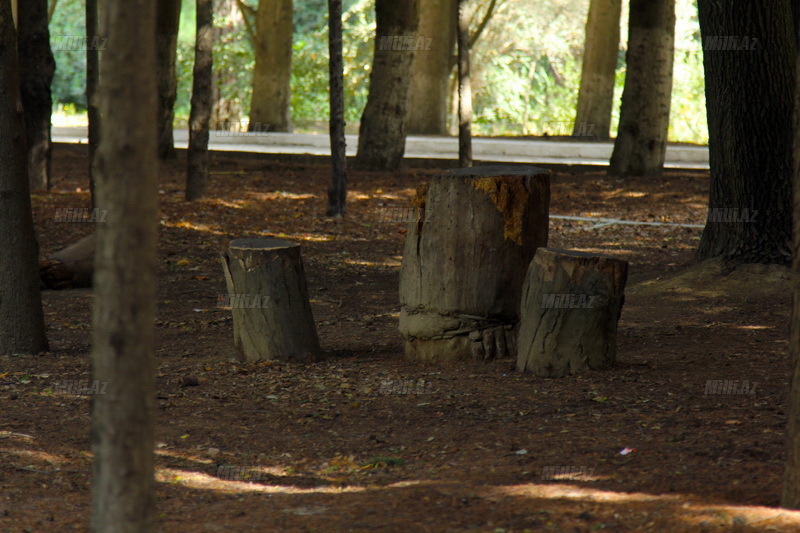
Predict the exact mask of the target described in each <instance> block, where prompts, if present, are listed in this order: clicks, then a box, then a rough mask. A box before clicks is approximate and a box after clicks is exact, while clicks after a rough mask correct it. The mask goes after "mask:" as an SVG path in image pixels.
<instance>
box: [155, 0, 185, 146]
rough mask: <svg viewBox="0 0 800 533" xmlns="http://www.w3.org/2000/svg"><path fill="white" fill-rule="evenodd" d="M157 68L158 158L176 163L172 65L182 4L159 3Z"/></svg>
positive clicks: (176, 1)
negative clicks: (173, 160)
mask: <svg viewBox="0 0 800 533" xmlns="http://www.w3.org/2000/svg"><path fill="white" fill-rule="evenodd" d="M156 17H157V30H156V65H157V69H158V70H157V76H158V157H159V158H160V159H175V139H174V137H173V135H172V123H173V121H174V119H175V92H176V90H177V87H178V79H177V77H176V76H175V61H176V54H177V51H178V25H179V24H180V20H181V0H158V7H157V14H156Z"/></svg>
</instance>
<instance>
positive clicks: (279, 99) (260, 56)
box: [248, 0, 294, 131]
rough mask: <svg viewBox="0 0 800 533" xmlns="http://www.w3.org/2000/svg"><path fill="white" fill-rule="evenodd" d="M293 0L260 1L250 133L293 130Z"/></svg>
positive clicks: (257, 13)
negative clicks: (265, 127)
mask: <svg viewBox="0 0 800 533" xmlns="http://www.w3.org/2000/svg"><path fill="white" fill-rule="evenodd" d="M293 28H294V24H293V20H292V0H260V1H259V2H258V11H257V12H256V34H255V42H254V43H253V45H254V48H255V56H256V65H255V68H254V70H253V96H252V98H251V100H250V124H249V127H248V129H249V131H265V130H264V126H268V127H269V130H270V131H292V122H291V103H292V102H291V100H292V98H291V87H290V85H291V80H292V30H293Z"/></svg>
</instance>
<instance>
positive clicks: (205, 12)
mask: <svg viewBox="0 0 800 533" xmlns="http://www.w3.org/2000/svg"><path fill="white" fill-rule="evenodd" d="M213 23H214V7H213V0H197V38H196V39H195V50H194V82H193V84H192V110H191V112H190V114H189V154H188V156H187V169H186V170H187V172H186V199H187V200H198V199H200V198H202V197H203V196H205V194H206V189H207V188H208V125H209V120H210V119H211V105H212V103H211V82H212V75H213V74H212V71H213V58H212V47H213V42H212V38H213V32H214V24H213Z"/></svg>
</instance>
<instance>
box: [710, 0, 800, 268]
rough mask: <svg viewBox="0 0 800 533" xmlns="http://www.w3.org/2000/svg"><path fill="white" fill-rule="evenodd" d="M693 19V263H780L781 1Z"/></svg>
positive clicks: (784, 243)
mask: <svg viewBox="0 0 800 533" xmlns="http://www.w3.org/2000/svg"><path fill="white" fill-rule="evenodd" d="M698 13H699V15H700V30H701V33H702V36H703V45H704V53H703V55H704V59H703V63H704V67H705V73H706V102H707V103H706V105H707V107H708V138H709V139H708V145H709V153H710V163H711V192H710V195H709V201H708V208H709V209H708V220H707V222H706V227H705V229H704V230H703V235H702V237H701V239H700V246H699V247H698V249H697V257H698V259H709V258H712V257H722V258H725V259H727V260H730V261H741V262H750V263H781V264H788V263H789V261H790V260H791V259H790V258H791V251H790V239H791V231H792V230H791V223H792V222H791V221H792V211H791V194H792V185H791V175H792V136H793V134H792V116H791V113H789V111H788V110H790V109H792V106H793V102H794V98H795V96H794V94H795V68H796V67H795V55H796V47H795V39H794V36H795V34H794V28H793V26H792V13H791V7H790V3H789V1H788V0H779V1H768V0H761V1H759V2H745V3H742V2H735V1H733V0H701V1H700V2H699V11H698ZM725 36H736V37H733V38H731V37H725ZM734 39H735V40H734Z"/></svg>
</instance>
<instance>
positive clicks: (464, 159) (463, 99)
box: [458, 0, 472, 168]
mask: <svg viewBox="0 0 800 533" xmlns="http://www.w3.org/2000/svg"><path fill="white" fill-rule="evenodd" d="M471 76H472V74H471V73H470V69H469V15H468V13H467V0H458V166H459V167H461V168H464V167H471V166H472V81H471Z"/></svg>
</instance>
